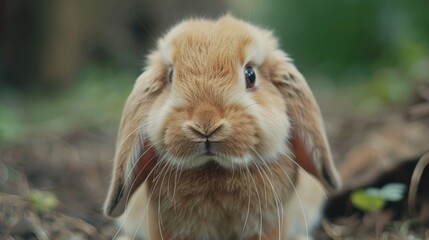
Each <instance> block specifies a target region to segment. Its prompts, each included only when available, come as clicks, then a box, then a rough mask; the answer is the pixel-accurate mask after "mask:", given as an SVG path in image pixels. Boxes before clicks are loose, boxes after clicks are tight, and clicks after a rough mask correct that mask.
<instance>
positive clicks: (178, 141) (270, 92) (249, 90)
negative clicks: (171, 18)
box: [146, 20, 290, 169]
mask: <svg viewBox="0 0 429 240" xmlns="http://www.w3.org/2000/svg"><path fill="white" fill-rule="evenodd" d="M254 31H255V29H253V28H250V27H249V26H248V25H245V24H242V23H241V22H238V21H237V22H236V23H235V24H233V25H231V24H229V22H228V21H226V20H224V21H220V22H218V23H212V22H209V23H207V22H201V21H199V22H191V23H189V22H187V23H186V24H182V25H179V26H177V27H176V28H175V29H174V30H173V31H172V32H171V33H170V34H168V35H167V36H166V37H165V38H164V39H163V40H161V42H160V44H159V49H160V54H161V56H162V59H163V61H161V62H160V63H159V64H161V66H160V68H163V69H164V71H165V77H164V79H163V80H164V81H165V87H164V89H163V90H162V93H161V94H160V95H159V97H158V98H157V99H156V100H155V102H154V104H153V107H152V108H151V110H150V113H149V114H148V121H147V128H146V130H147V132H148V136H149V139H150V141H151V142H152V143H154V145H155V147H156V149H157V152H159V153H160V156H161V158H160V161H166V162H167V163H169V164H171V165H174V166H177V167H179V168H183V169H189V168H193V167H199V166H201V165H203V164H205V163H207V162H210V161H214V162H216V163H217V164H218V165H220V166H222V167H225V168H231V169H232V168H233V167H234V166H245V165H249V164H252V163H257V164H258V163H259V164H261V161H272V160H273V159H276V157H277V156H278V155H279V154H285V153H286V152H287V144H285V142H286V141H287V138H288V133H289V128H290V123H289V119H288V117H287V114H285V113H286V108H285V103H284V99H283V98H282V95H281V94H280V92H279V91H278V90H277V89H276V87H275V86H274V85H273V84H272V82H271V81H269V80H268V78H269V70H268V69H267V66H265V65H264V63H265V58H266V55H265V52H266V49H265V45H266V44H265V41H266V39H264V37H263V36H260V35H258V34H255V33H254Z"/></svg>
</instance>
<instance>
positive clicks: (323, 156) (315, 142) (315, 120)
mask: <svg viewBox="0 0 429 240" xmlns="http://www.w3.org/2000/svg"><path fill="white" fill-rule="evenodd" d="M273 55H274V56H273V58H272V59H270V60H271V63H270V65H271V66H270V77H271V81H272V82H273V84H274V85H275V86H276V87H277V88H278V90H279V91H280V92H281V93H282V95H283V98H284V100H285V103H286V109H287V113H286V114H288V117H289V119H290V120H291V137H290V139H289V141H290V146H291V149H292V151H293V154H294V156H295V159H294V160H295V161H296V162H297V163H298V164H299V165H300V166H301V167H303V168H304V169H305V170H306V171H307V172H309V173H310V174H312V175H313V176H315V177H316V178H317V179H319V180H320V181H321V182H322V184H323V185H324V186H325V187H327V188H328V189H337V188H339V186H340V179H339V176H338V173H337V170H336V168H335V165H334V162H333V160H332V156H331V150H330V148H329V144H328V140H327V138H326V133H325V128H324V125H323V120H322V115H321V113H320V109H319V106H318V105H317V102H316V100H315V98H314V96H313V93H312V92H311V90H310V88H309V86H308V85H307V82H306V81H305V79H304V77H303V76H302V75H301V73H299V72H298V70H297V69H296V68H295V66H294V65H293V64H292V63H291V60H290V59H289V58H288V57H287V56H286V54H284V53H283V52H281V51H279V50H277V51H276V52H275V54H273Z"/></svg>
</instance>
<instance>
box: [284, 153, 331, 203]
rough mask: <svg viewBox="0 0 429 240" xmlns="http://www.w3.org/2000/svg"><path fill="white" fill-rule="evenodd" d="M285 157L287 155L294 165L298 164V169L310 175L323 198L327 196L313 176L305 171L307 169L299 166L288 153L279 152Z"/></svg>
mask: <svg viewBox="0 0 429 240" xmlns="http://www.w3.org/2000/svg"><path fill="white" fill-rule="evenodd" d="M280 154H282V155H284V156H286V157H288V158H289V159H290V160H291V161H292V162H293V163H294V164H295V165H296V166H298V168H299V169H301V170H302V171H304V172H305V173H306V174H307V175H309V176H311V178H310V179H311V181H313V183H315V184H316V186H317V188H318V189H319V191H320V192H321V193H322V194H323V196H324V197H325V199H328V196H327V195H326V192H325V191H324V190H323V188H322V187H321V186H320V183H319V182H318V181H317V180H316V179H314V177H312V174H310V173H309V172H307V170H305V169H304V168H303V167H301V165H299V163H297V162H296V161H295V160H294V159H293V158H292V157H290V156H289V155H288V154H286V153H280ZM290 154H291V155H292V156H294V154H293V153H290Z"/></svg>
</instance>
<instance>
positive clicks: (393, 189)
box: [380, 183, 407, 202]
mask: <svg viewBox="0 0 429 240" xmlns="http://www.w3.org/2000/svg"><path fill="white" fill-rule="evenodd" d="M406 188H407V187H406V186H405V184H402V183H389V184H386V185H384V186H383V188H381V189H380V197H382V198H384V199H385V200H387V201H390V202H397V201H400V200H402V199H403V198H404V193H405V190H406Z"/></svg>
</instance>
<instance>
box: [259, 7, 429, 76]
mask: <svg viewBox="0 0 429 240" xmlns="http://www.w3.org/2000/svg"><path fill="white" fill-rule="evenodd" d="M257 8H258V9H259V12H260V14H259V15H258V16H259V17H258V18H259V19H258V21H260V22H263V23H265V24H266V25H268V26H270V27H271V28H272V29H275V33H276V35H278V36H279V37H280V39H281V43H282V46H283V47H284V49H286V50H287V52H289V53H290V55H291V56H292V57H293V58H294V59H296V61H297V64H298V66H299V67H301V68H302V69H303V70H304V71H305V72H314V71H315V72H318V73H321V74H328V75H329V76H330V77H331V78H332V79H333V80H335V81H349V80H351V79H350V78H345V77H341V76H352V78H354V80H358V78H356V76H359V77H365V78H366V77H367V76H368V75H370V74H371V73H372V72H374V71H376V70H377V69H379V68H380V67H395V68H399V69H400V70H402V71H408V70H410V68H411V67H412V66H413V65H414V64H415V63H416V62H417V61H419V60H420V59H421V58H422V57H425V56H428V55H429V14H427V9H429V2H428V1H426V0H415V1H397V0H393V1H391V0H377V1H374V0H362V1H352V0H347V1H323V2H322V1H292V0H287V1H284V0H267V1H260V2H259V4H258V7H257ZM366 79H367V78H366ZM359 80H362V79H360V78H359Z"/></svg>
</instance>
